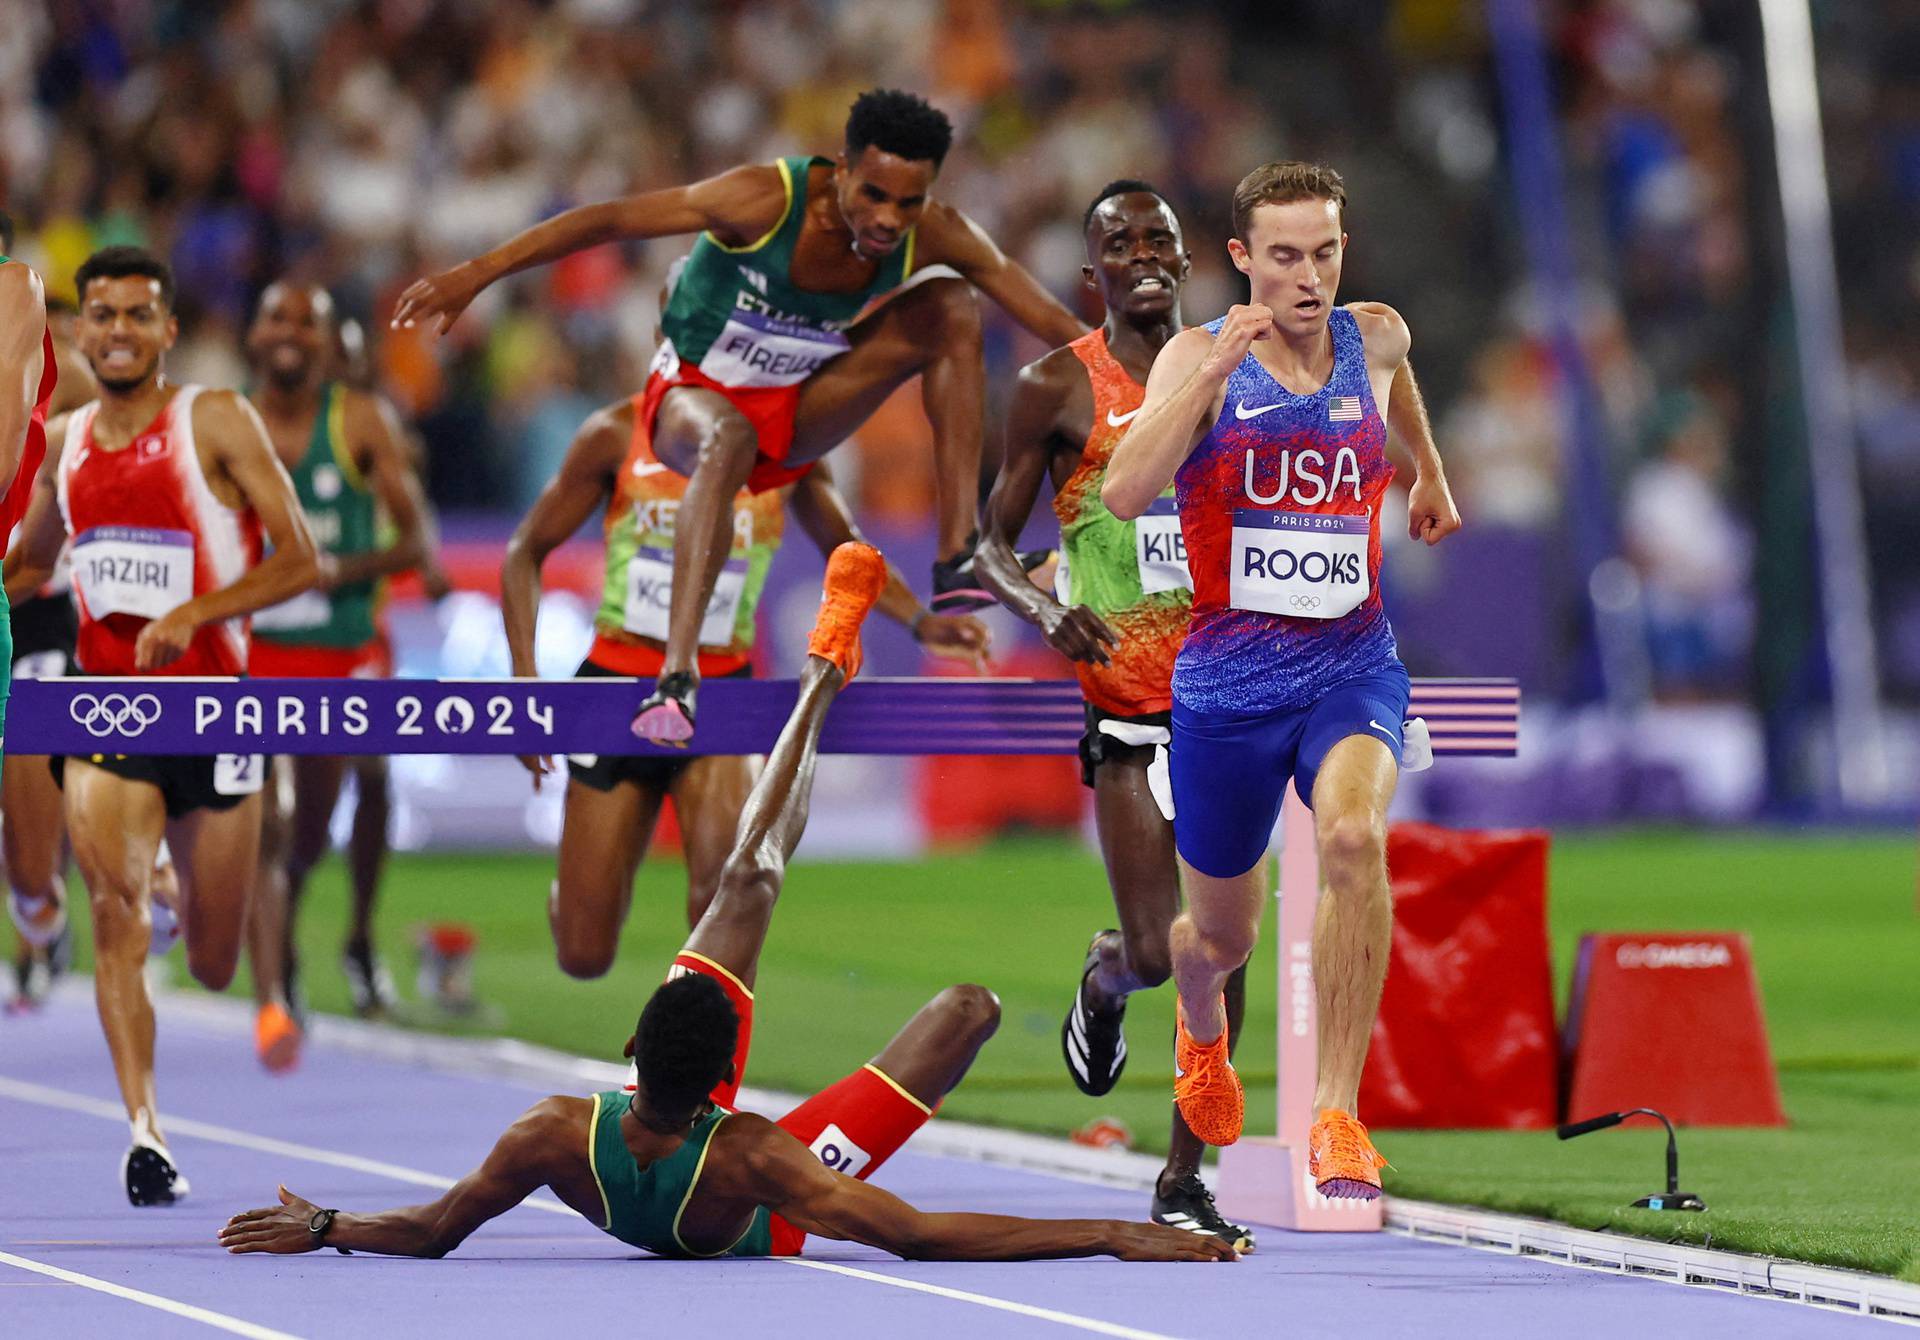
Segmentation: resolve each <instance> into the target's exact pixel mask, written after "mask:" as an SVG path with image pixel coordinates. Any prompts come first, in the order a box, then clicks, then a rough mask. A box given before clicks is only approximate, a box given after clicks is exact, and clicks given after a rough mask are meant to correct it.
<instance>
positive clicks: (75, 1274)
mask: <svg viewBox="0 0 1920 1340" xmlns="http://www.w3.org/2000/svg"><path fill="white" fill-rule="evenodd" d="M114 1115H116V1116H125V1115H126V1114H125V1113H120V1112H116V1113H115V1114H114ZM0 1265H6V1266H17V1267H18V1268H20V1269H21V1270H31V1271H33V1272H34V1273H35V1274H36V1275H46V1276H48V1277H49V1278H52V1279H57V1280H59V1281H61V1282H62V1283H63V1284H77V1285H79V1286H80V1287H81V1288H83V1289H92V1290H93V1291H94V1292H95V1293H104V1294H111V1295H112V1296H113V1297H115V1298H124V1299H126V1300H127V1301H128V1302H129V1303H139V1304H141V1305H143V1306H145V1307H150V1308H154V1309H156V1310H158V1311H161V1312H171V1313H172V1314H173V1315H174V1316H176V1317H185V1318H186V1319H187V1320H188V1321H197V1322H200V1323H201V1324H203V1325H206V1326H211V1327H213V1328H214V1329H216V1330H221V1331H232V1332H233V1333H234V1334H235V1335H245V1336H251V1337H252V1338H253V1340H299V1337H298V1336H295V1335H291V1334H289V1333H288V1332H286V1331H276V1330H274V1329H273V1328H272V1327H269V1326H256V1325H255V1324H254V1323H252V1322H250V1321H241V1320H240V1318H238V1317H229V1316H228V1315H227V1314H226V1313H224V1312H214V1311H212V1310H211V1309H208V1308H204V1307H195V1306H194V1305H193V1304H192V1303H180V1302H176V1301H174V1300H173V1299H171V1298H163V1297H161V1296H160V1295H159V1294H157V1293H147V1292H146V1291H145V1290H143V1289H129V1288H128V1287H127V1286H126V1285H124V1284H113V1283H110V1282H109V1281H107V1280H101V1279H95V1278H94V1277H93V1276H91V1275H82V1274H81V1273H80V1272H79V1271H77V1270H62V1269H61V1268H60V1267H59V1266H50V1265H47V1264H46V1263H45V1262H44V1261H29V1260H28V1259H27V1258H26V1257H24V1256H15V1255H14V1254H13V1253H12V1252H0Z"/></svg>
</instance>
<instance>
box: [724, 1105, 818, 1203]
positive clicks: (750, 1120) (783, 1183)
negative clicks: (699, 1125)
mask: <svg viewBox="0 0 1920 1340" xmlns="http://www.w3.org/2000/svg"><path fill="white" fill-rule="evenodd" d="M710 1149H711V1151H712V1153H713V1154H717V1155H719V1156H720V1157H717V1158H715V1157H709V1158H708V1159H707V1169H706V1172H705V1173H704V1174H703V1175H702V1176H703V1177H704V1179H705V1180H706V1181H707V1182H708V1183H709V1184H711V1185H714V1186H716V1187H718V1188H720V1189H723V1190H725V1191H727V1192H730V1193H733V1194H736V1195H751V1196H766V1195H769V1194H771V1193H777V1192H778V1191H779V1190H781V1189H782V1188H786V1187H788V1186H789V1185H790V1184H791V1178H790V1176H789V1174H788V1170H789V1168H790V1165H791V1162H792V1154H793V1152H794V1151H795V1150H798V1151H799V1152H800V1153H802V1154H806V1156H807V1158H808V1159H810V1160H813V1162H814V1165H815V1166H819V1161H818V1160H817V1159H813V1155H811V1154H808V1153H807V1148H806V1146H805V1145H803V1144H801V1143H800V1142H799V1141H798V1140H795V1139H794V1138H793V1136H791V1135H789V1134H788V1133H787V1132H786V1131H784V1130H782V1129H780V1127H778V1126H776V1125H775V1124H774V1123H773V1122H771V1121H768V1120H767V1119H766V1118H765V1117H763V1116H761V1115H759V1114H758V1113H756V1112H736V1113H734V1114H733V1115H732V1116H730V1117H728V1118H727V1119H726V1120H725V1121H723V1122H721V1123H720V1129H719V1130H718V1131H715V1132H714V1135H713V1144H712V1145H711V1146H710Z"/></svg>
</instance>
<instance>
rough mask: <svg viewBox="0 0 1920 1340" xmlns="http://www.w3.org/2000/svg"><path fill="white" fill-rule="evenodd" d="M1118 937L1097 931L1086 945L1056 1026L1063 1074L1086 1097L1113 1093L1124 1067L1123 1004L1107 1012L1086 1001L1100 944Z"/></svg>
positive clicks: (1124, 1012)
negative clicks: (1077, 975)
mask: <svg viewBox="0 0 1920 1340" xmlns="http://www.w3.org/2000/svg"><path fill="white" fill-rule="evenodd" d="M1118 934H1119V932H1118V931H1101V932H1100V934H1098V935H1096V936H1094V937H1093V943H1092V944H1090V945H1088V946H1087V959H1086V963H1085V964H1084V965H1083V966H1082V967H1081V969H1080V989H1079V990H1078V991H1075V992H1074V993H1073V1007H1072V1008H1071V1009H1069V1010H1068V1011H1067V1017H1066V1021H1065V1022H1064V1023H1062V1024H1061V1025H1060V1051H1061V1054H1062V1055H1064V1056H1065V1057H1066V1058H1067V1074H1068V1075H1070V1076H1071V1077H1072V1079H1073V1083H1074V1087H1075V1088H1077V1089H1079V1090H1080V1092H1081V1093H1084V1094H1086V1095H1087V1096H1088V1097H1089V1098H1100V1097H1103V1096H1104V1095H1106V1094H1109V1093H1111V1092H1113V1086H1114V1085H1116V1084H1118V1083H1119V1082H1120V1072H1121V1071H1123V1070H1125V1069H1126V1068H1127V1036H1126V1033H1125V1032H1124V1031H1123V1030H1122V1027H1121V1025H1122V1024H1123V1023H1124V1022H1125V1021H1126V1017H1127V1003H1126V1001H1125V1000H1124V999H1123V1000H1122V1001H1121V1002H1120V1004H1119V1006H1118V1007H1117V1008H1115V1009H1111V1010H1096V1009H1094V1008H1093V1006H1092V1005H1090V1004H1088V1002H1087V979H1088V978H1089V977H1091V976H1092V975H1093V970H1094V969H1095V968H1097V967H1099V966H1100V941H1101V940H1103V939H1105V938H1106V937H1107V936H1109V935H1118Z"/></svg>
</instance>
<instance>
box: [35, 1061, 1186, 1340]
mask: <svg viewBox="0 0 1920 1340" xmlns="http://www.w3.org/2000/svg"><path fill="white" fill-rule="evenodd" d="M0 1097H6V1098H14V1099H17V1100H19V1101H21V1102H26V1103H38V1104H40V1105H41V1106H43V1107H53V1108H61V1109H63V1110H65V1111H68V1112H79V1113H83V1114H85V1115H87V1116H90V1117H99V1118H101V1119H103V1120H110V1121H120V1122H124V1121H125V1120H126V1119H127V1114H126V1110H125V1109H124V1108H122V1107H121V1106H120V1105H119V1104H118V1103H110V1102H106V1101H104V1100H102V1099H98V1098H89V1097H87V1096H86V1095H85V1094H78V1093H71V1092H69V1091H67V1090H66V1089H56V1088H54V1087H52V1086H51V1085H46V1084H35V1083H33V1082H32V1081H30V1080H21V1079H13V1078H10V1077H8V1076H5V1075H0ZM166 1132H167V1134H168V1135H181V1136H187V1137H189V1138H192V1139H196V1140H207V1141H210V1142H212V1143H214V1144H223V1145H231V1146H233V1147H235V1148H239V1149H250V1150H253V1151H255V1152H257V1153H263V1154H278V1155H280V1156H281V1157H283V1158H290V1159H300V1160H303V1161H305V1162H308V1163H320V1164H326V1165H329V1166H331V1167H335V1168H345V1169H348V1170H350V1171H353V1172H362V1173H368V1174H371V1175H372V1176H375V1177H385V1178H387V1179H388V1180H390V1181H396V1182H406V1183H410V1184H411V1185H414V1186H424V1187H433V1188H435V1189H436V1190H442V1191H444V1190H445V1189H446V1188H448V1187H450V1186H452V1185H453V1184H454V1182H455V1180H456V1179H454V1178H452V1177H443V1176H441V1175H440V1174H438V1173H430V1172H422V1171H421V1170H420V1169H418V1168H408V1167H405V1166H403V1165H401V1164H398V1163H386V1162H383V1161H382V1160H379V1159H368V1158H361V1157H360V1156H359V1155H358V1154H342V1153H340V1152H338V1151H337V1150H331V1149H320V1148H317V1147H316V1146H313V1145H303V1144H296V1143H294V1142H293V1141H291V1140H276V1139H274V1138H273V1137H272V1136H266V1135H255V1134H253V1133H252V1132H250V1131H242V1130H236V1129H235V1128H234V1127H231V1126H220V1125H216V1124H214V1123H213V1122H209V1121H196V1120H194V1119H193V1118H191V1117H175V1116H169V1117H167V1118H166ZM520 1203H521V1204H522V1205H523V1206H525V1207H527V1208H528V1209H533V1210H546V1211H547V1212H549V1213H555V1214H564V1215H566V1216H567V1217H569V1218H572V1219H579V1218H580V1216H579V1215H577V1214H575V1213H574V1212H573V1211H572V1210H571V1209H569V1208H567V1207H566V1206H565V1205H562V1204H561V1203H560V1202H559V1201H557V1200H554V1199H552V1198H550V1197H547V1196H529V1197H528V1198H527V1199H526V1200H524V1201H522V1202H520ZM582 1222H585V1221H584V1220H583V1221H582ZM770 1259H772V1260H775V1261H779V1262H781V1263H782V1264H785V1265H790V1266H799V1267H801V1268H802V1269H805V1270H820V1271H825V1272H827V1273H829V1274H834V1275H840V1276H843V1277H845V1278H848V1279H858V1280H865V1281H867V1282H869V1283H872V1284H884V1285H886V1286H888V1287H889V1288H894V1289H904V1290H907V1291H909V1292H912V1293H923V1294H928V1295H931V1296H933V1297H935V1298H946V1299H950V1300H952V1301H954V1302H960V1303H972V1304H974V1305H975V1306H977V1307H985V1308H992V1309H993V1310H995V1311H998V1312H1012V1313H1015V1314H1017V1315H1019V1316H1023V1317H1031V1318H1033V1319H1034V1320H1036V1321H1047V1322H1052V1323H1054V1324H1056V1325H1060V1326H1070V1327H1072V1328H1074V1329H1075V1330H1081V1331H1088V1332H1091V1333H1093V1334H1095V1335H1111V1336H1118V1337H1121V1338H1122V1340H1173V1337H1171V1336H1168V1335H1167V1334H1166V1333H1165V1332H1162V1331H1145V1330H1141V1329H1139V1328H1138V1327H1133V1326H1122V1325H1120V1324H1119V1323H1117V1322H1110V1321H1101V1320H1099V1319H1098V1318H1095V1317H1082V1316H1080V1315H1078V1314H1077V1313H1072V1312H1059V1311H1056V1310H1054V1309H1052V1308H1045V1307H1035V1306H1033V1305H1032V1304H1030V1303H1016V1302H1013V1301H1011V1300H1010V1299H1005V1298H996V1297H994V1296H993V1295H992V1294H983V1293H971V1292H969V1291H967V1290H965V1289H952V1288H948V1287H947V1286H945V1285H941V1284H926V1283H923V1282H922V1281H920V1280H914V1279H905V1278H901V1277H897V1276H893V1275H883V1274H880V1273H879V1272H877V1271H872V1270H858V1269H855V1268H854V1267H852V1266H843V1265H835V1264H833V1263H832V1262H829V1261H807V1260H803V1259H801V1258H800V1257H797V1256H777V1257H772V1258H770ZM0 1260H7V1263H8V1264H18V1265H21V1266H23V1267H25V1268H30V1269H38V1270H42V1271H44V1272H46V1273H54V1272H55V1271H56V1270H57V1267H54V1266H41V1265H39V1263H37V1262H29V1261H26V1260H25V1258H17V1257H16V1258H10V1259H9V1258H7V1256H6V1253H4V1252H0ZM68 1273H70V1272H64V1271H62V1272H59V1276H60V1277H61V1278H65V1277H66V1275H67V1274H68ZM70 1282H72V1283H76V1284H81V1283H84V1284H86V1285H87V1286H88V1287H97V1288H99V1289H101V1290H103V1291H105V1292H108V1293H114V1294H119V1295H123V1296H126V1297H130V1298H133V1299H134V1301H136V1302H146V1303H148V1304H149V1305H150V1306H153V1307H159V1308H162V1309H163V1310H165V1311H171V1312H179V1313H180V1314H181V1315H182V1316H188V1315H191V1316H193V1318H194V1319H195V1320H196V1321H205V1322H206V1323H207V1324H208V1325H218V1326H224V1327H225V1328H226V1329H228V1330H235V1331H237V1333H239V1334H242V1335H252V1336H258V1337H262V1338H263V1340H279V1338H281V1337H285V1333H284V1332H281V1331H271V1330H267V1329H266V1328H264V1327H254V1326H253V1325H252V1323H250V1322H242V1321H236V1320H235V1319H233V1318H231V1317H222V1316H221V1314H220V1313H218V1312H205V1311H204V1309H199V1308H193V1307H190V1306H189V1305H188V1304H185V1303H175V1302H172V1301H171V1300H170V1299H164V1298H161V1297H159V1296H158V1295H157V1294H141V1293H140V1292H139V1291H138V1290H130V1289H122V1288H121V1287H120V1286H118V1285H112V1284H108V1283H106V1282H105V1281H104V1280H94V1279H92V1278H91V1277H90V1276H85V1275H79V1276H74V1277H73V1279H72V1280H71V1281H70ZM215 1318H219V1320H215ZM240 1328H248V1329H240ZM286 1340H293V1338H291V1337H287V1338H286Z"/></svg>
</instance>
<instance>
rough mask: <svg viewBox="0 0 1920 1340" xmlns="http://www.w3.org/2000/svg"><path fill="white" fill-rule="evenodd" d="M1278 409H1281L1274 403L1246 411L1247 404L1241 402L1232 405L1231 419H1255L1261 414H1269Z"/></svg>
mask: <svg viewBox="0 0 1920 1340" xmlns="http://www.w3.org/2000/svg"><path fill="white" fill-rule="evenodd" d="M1279 408H1281V406H1280V403H1279V402H1278V401H1276V402H1275V403H1273V404H1271V405H1259V406H1256V407H1255V408H1253V409H1248V408H1247V402H1246V401H1244V400H1242V401H1239V402H1238V403H1236V404H1235V405H1234V407H1233V417H1234V418H1236V419H1257V418H1259V417H1260V416H1261V415H1262V414H1267V413H1270V412H1272V411H1273V410H1276V409H1279Z"/></svg>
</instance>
